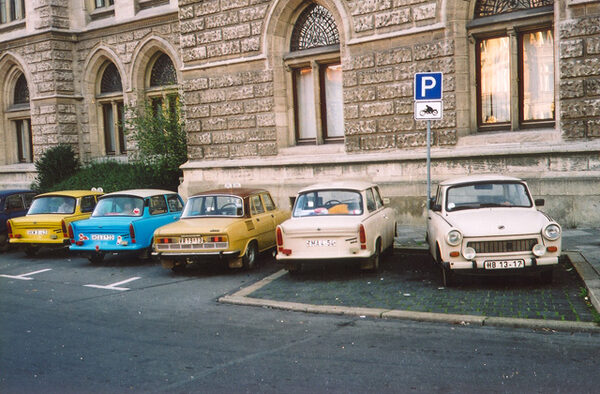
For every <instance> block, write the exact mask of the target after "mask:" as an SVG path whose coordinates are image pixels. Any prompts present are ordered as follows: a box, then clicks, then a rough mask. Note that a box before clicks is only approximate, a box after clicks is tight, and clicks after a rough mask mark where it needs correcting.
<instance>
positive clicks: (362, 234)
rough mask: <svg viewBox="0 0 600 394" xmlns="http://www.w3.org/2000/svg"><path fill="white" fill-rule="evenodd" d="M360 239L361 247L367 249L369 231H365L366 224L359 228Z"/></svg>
mask: <svg viewBox="0 0 600 394" xmlns="http://www.w3.org/2000/svg"><path fill="white" fill-rule="evenodd" d="M358 239H359V241H360V248H361V249H366V248H367V233H366V232H365V226H363V225H362V224H361V225H360V227H359V228H358Z"/></svg>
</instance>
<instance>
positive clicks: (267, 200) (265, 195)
mask: <svg viewBox="0 0 600 394" xmlns="http://www.w3.org/2000/svg"><path fill="white" fill-rule="evenodd" d="M261 196H262V199H263V202H264V203H265V208H266V209H267V211H273V210H275V209H276V207H275V203H274V202H273V199H272V198H271V195H270V194H269V193H263V194H261Z"/></svg>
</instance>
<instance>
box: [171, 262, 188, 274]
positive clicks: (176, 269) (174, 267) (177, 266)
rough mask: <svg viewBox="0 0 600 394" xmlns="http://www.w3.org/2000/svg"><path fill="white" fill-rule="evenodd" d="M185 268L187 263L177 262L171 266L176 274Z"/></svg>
mask: <svg viewBox="0 0 600 394" xmlns="http://www.w3.org/2000/svg"><path fill="white" fill-rule="evenodd" d="M185 268H186V264H175V265H174V266H173V267H172V268H171V271H173V272H175V273H176V274H181V273H182V272H184V271H185Z"/></svg>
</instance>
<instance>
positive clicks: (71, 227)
mask: <svg viewBox="0 0 600 394" xmlns="http://www.w3.org/2000/svg"><path fill="white" fill-rule="evenodd" d="M69 238H70V239H71V243H72V244H74V243H75V231H73V226H72V225H71V224H69Z"/></svg>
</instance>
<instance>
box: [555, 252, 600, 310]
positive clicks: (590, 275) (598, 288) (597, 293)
mask: <svg viewBox="0 0 600 394" xmlns="http://www.w3.org/2000/svg"><path fill="white" fill-rule="evenodd" d="M563 254H564V255H566V256H567V257H568V258H569V261H571V264H573V267H575V269H576V270H577V273H578V274H579V276H580V277H581V279H582V280H583V282H584V283H585V287H586V288H587V291H588V297H589V299H590V302H591V303H592V305H593V306H594V308H596V310H597V311H600V275H598V272H596V270H595V269H594V267H592V265H591V264H590V263H589V262H588V261H587V260H586V259H585V257H583V255H582V254H581V253H579V252H564V253H563Z"/></svg>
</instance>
